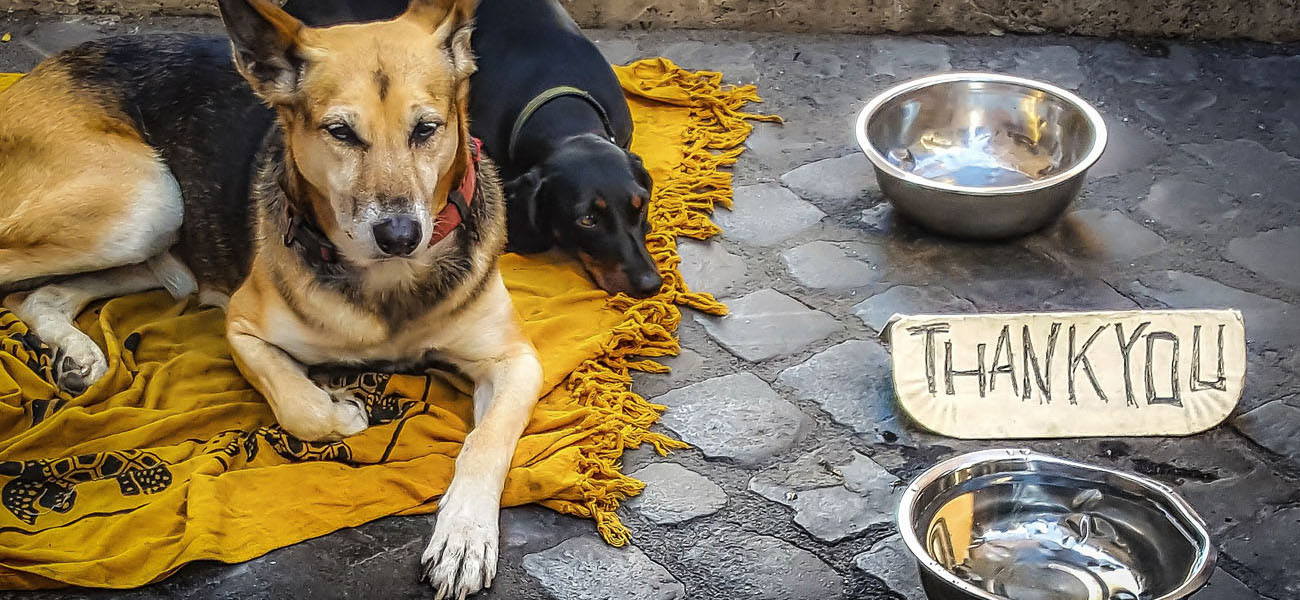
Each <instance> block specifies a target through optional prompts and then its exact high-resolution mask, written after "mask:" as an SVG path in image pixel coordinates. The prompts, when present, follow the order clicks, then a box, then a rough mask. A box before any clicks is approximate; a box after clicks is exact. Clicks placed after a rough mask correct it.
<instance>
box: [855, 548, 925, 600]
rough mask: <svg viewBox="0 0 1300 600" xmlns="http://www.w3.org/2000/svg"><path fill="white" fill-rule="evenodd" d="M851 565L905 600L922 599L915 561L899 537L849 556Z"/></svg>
mask: <svg viewBox="0 0 1300 600" xmlns="http://www.w3.org/2000/svg"><path fill="white" fill-rule="evenodd" d="M853 564H854V565H855V566H857V567H858V568H859V569H861V570H862V571H864V572H866V573H867V574H868V575H871V576H872V577H876V578H878V579H880V580H882V581H884V582H885V585H887V586H889V589H891V590H893V591H894V592H895V593H898V594H901V595H902V596H903V598H904V599H905V600H926V597H925V592H924V591H923V590H922V589H921V584H920V581H921V579H920V578H921V575H920V573H919V572H918V571H917V569H918V567H917V564H916V559H915V558H912V554H911V553H910V552H908V551H907V546H906V545H904V544H903V538H901V537H899V536H898V535H892V536H889V537H887V538H885V539H883V540H881V541H879V542H876V543H875V544H874V545H873V546H871V549H870V550H867V551H866V552H863V553H862V554H859V555H857V556H855V557H853Z"/></svg>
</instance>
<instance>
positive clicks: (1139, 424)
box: [884, 310, 1246, 439]
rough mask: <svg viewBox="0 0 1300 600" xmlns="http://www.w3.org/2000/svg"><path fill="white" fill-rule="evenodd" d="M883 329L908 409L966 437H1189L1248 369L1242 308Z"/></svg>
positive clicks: (1214, 421) (934, 319)
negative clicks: (1239, 310)
mask: <svg viewBox="0 0 1300 600" xmlns="http://www.w3.org/2000/svg"><path fill="white" fill-rule="evenodd" d="M884 335H885V337H886V339H887V342H888V343H889V346H890V353H891V356H892V362H893V372H894V390H895V392H896V393H897V395H898V399H899V402H900V403H901V404H902V407H903V410H904V411H905V412H906V413H907V414H908V415H909V416H910V417H911V418H912V419H914V420H915V421H916V422H917V423H919V424H920V425H921V426H923V427H925V428H926V429H929V430H931V431H934V432H935V433H938V434H940V435H945V436H949V437H955V438H963V439H1013V438H1059V437H1088V436H1157V435H1158V436H1173V435H1190V434H1193V433H1198V432H1201V431H1205V430H1207V429H1209V428H1211V427H1214V426H1215V425H1218V424H1219V423H1220V422H1222V421H1223V420H1224V419H1225V418H1227V416H1228V414H1229V413H1231V412H1232V409H1233V408H1234V407H1235V406H1236V405H1237V402H1238V401H1239V400H1240V399H1241V392H1242V383H1243V381H1244V378H1245V371H1246V335H1245V325H1244V323H1243V321H1242V317H1241V313H1240V312H1238V311H1235V310H1183V311H1173V310H1168V311H1122V312H1087V313H1035V314H1004V315H996V314H993V315H951V316H936V315H925V316H900V315H895V316H894V318H893V320H891V322H890V324H889V326H887V327H886V328H885V333H884Z"/></svg>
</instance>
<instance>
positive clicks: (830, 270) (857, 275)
mask: <svg viewBox="0 0 1300 600" xmlns="http://www.w3.org/2000/svg"><path fill="white" fill-rule="evenodd" d="M880 254H881V249H880V248H879V247H878V246H873V245H871V244H863V243H861V242H809V243H807V244H804V245H802V246H799V247H797V248H791V249H789V250H786V251H785V252H782V253H781V260H782V261H783V262H785V266H786V268H787V269H788V270H789V271H790V276H791V277H793V278H794V280H795V281H798V282H799V284H800V285H803V286H804V287H809V288H815V289H821V290H843V289H850V288H855V287H862V286H865V285H869V284H872V283H876V282H877V281H880V279H881V278H882V277H884V273H883V272H882V271H881V269H880V267H879V265H880V263H881V262H882V261H881V259H880Z"/></svg>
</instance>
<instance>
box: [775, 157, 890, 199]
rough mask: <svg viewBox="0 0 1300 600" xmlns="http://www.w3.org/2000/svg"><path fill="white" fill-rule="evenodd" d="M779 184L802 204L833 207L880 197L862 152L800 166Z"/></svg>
mask: <svg viewBox="0 0 1300 600" xmlns="http://www.w3.org/2000/svg"><path fill="white" fill-rule="evenodd" d="M781 184H782V185H784V186H785V187H787V188H790V190H791V191H793V192H794V193H795V194H798V195H799V197H800V198H803V199H805V200H812V201H813V202H820V203H827V204H835V205H844V204H849V203H851V202H865V201H866V200H867V198H868V197H871V196H874V195H877V194H879V193H880V186H879V185H878V184H877V183H876V171H875V169H874V168H873V167H872V166H871V161H869V160H867V157H866V156H865V155H863V154H862V153H861V152H856V153H853V154H849V155H846V156H841V157H839V158H828V159H825V160H819V161H817V162H813V163H809V164H806V165H803V166H801V167H798V168H796V169H794V170H792V171H790V172H788V173H786V174H785V175H782V176H781Z"/></svg>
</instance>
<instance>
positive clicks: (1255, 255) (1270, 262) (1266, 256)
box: [1228, 227, 1300, 290]
mask: <svg viewBox="0 0 1300 600" xmlns="http://www.w3.org/2000/svg"><path fill="white" fill-rule="evenodd" d="M1228 258H1230V259H1232V260H1233V261H1234V262H1238V263H1241V264H1242V265H1243V266H1245V267H1246V268H1248V269H1250V270H1252V271H1254V272H1256V273H1259V274H1260V275H1263V276H1265V277H1267V278H1269V279H1272V280H1273V281H1276V282H1278V283H1280V284H1282V285H1285V286H1288V287H1291V288H1294V289H1298V290H1300V264H1297V262H1296V261H1297V259H1298V258H1300V227H1283V228H1281V229H1274V230H1272V231H1266V232H1264V233H1261V234H1259V235H1256V236H1254V237H1250V238H1239V239H1235V240H1232V242H1231V243H1229V244H1228Z"/></svg>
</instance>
